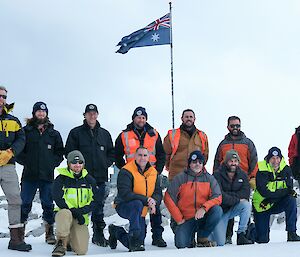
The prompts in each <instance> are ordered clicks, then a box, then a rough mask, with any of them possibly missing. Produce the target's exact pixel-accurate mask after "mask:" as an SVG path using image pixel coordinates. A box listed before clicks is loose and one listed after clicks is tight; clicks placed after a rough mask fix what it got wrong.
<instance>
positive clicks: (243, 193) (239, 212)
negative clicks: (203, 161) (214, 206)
mask: <svg viewBox="0 0 300 257" xmlns="http://www.w3.org/2000/svg"><path fill="white" fill-rule="evenodd" d="M239 163H240V157H239V155H238V153H237V152H236V151H235V150H229V151H227V152H226V156H225V160H224V162H223V163H222V164H221V166H219V168H218V169H217V170H216V171H214V176H215V178H216V180H217V181H218V183H219V185H220V188H221V192H222V204H221V207H222V209H223V216H222V218H221V220H220V222H219V223H218V225H217V226H216V227H215V229H214V231H213V233H212V237H213V239H214V240H215V241H216V242H217V244H218V245H219V246H222V245H224V244H225V239H226V228H227V225H228V221H229V220H230V219H232V218H234V217H235V216H239V217H240V222H239V226H238V230H237V245H245V244H253V242H252V241H251V240H249V239H247V238H246V235H245V232H246V229H247V225H248V221H249V218H250V214H251V205H250V203H249V197H250V184H249V181H248V178H247V175H246V174H245V172H244V171H243V170H242V169H241V168H240V167H239Z"/></svg>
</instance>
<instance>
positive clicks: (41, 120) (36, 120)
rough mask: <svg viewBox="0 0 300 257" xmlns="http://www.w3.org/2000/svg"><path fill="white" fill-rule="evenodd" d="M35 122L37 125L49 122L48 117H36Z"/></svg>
mask: <svg viewBox="0 0 300 257" xmlns="http://www.w3.org/2000/svg"><path fill="white" fill-rule="evenodd" d="M35 122H36V124H37V125H41V124H45V123H46V122H47V118H43V119H38V118H36V119H35Z"/></svg>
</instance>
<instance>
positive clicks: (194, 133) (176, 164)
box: [163, 109, 209, 180]
mask: <svg viewBox="0 0 300 257" xmlns="http://www.w3.org/2000/svg"><path fill="white" fill-rule="evenodd" d="M181 120H182V124H181V126H180V128H177V129H173V130H169V131H168V134H167V135H166V137H165V139H164V143H163V146H164V149H165V152H166V169H167V170H168V171H169V180H172V179H173V178H174V177H175V176H176V175H177V174H179V173H181V172H182V171H183V170H184V169H185V168H187V165H188V157H189V154H190V153H191V152H193V151H195V150H199V151H200V152H201V153H202V154H203V155H204V165H205V164H206V162H207V160H208V152H209V148H208V139H207V136H206V134H205V133H204V132H203V131H201V130H199V129H197V128H196V126H195V120H196V117H195V112H194V111H193V110H191V109H186V110H184V111H183V112H182V116H181Z"/></svg>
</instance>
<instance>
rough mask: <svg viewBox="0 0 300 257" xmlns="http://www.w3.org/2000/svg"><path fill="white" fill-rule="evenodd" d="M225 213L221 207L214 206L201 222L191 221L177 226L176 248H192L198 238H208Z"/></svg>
mask: <svg viewBox="0 0 300 257" xmlns="http://www.w3.org/2000/svg"><path fill="white" fill-rule="evenodd" d="M222 214H223V211H222V208H221V207H220V206H218V205H217V206H213V207H212V208H210V209H209V211H208V212H207V213H206V214H205V215H204V217H203V218H202V219H200V220H195V219H194V218H193V219H190V220H187V221H185V222H184V223H183V224H181V225H177V227H176V230H175V246H176V247H177V248H185V247H191V245H192V242H193V241H194V239H195V233H196V232H197V237H199V238H205V237H208V236H209V235H210V234H211V232H212V231H213V229H214V228H215V226H216V225H217V224H218V222H219V221H220V219H221V217H222Z"/></svg>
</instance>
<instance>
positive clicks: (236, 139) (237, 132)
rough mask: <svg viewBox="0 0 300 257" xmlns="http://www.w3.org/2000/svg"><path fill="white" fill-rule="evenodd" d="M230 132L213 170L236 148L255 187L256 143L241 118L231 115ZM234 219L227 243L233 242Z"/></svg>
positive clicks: (218, 151) (216, 157) (222, 145)
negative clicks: (243, 130) (242, 124)
mask: <svg viewBox="0 0 300 257" xmlns="http://www.w3.org/2000/svg"><path fill="white" fill-rule="evenodd" d="M227 129H228V131H229V133H228V134H227V135H226V136H225V138H224V139H223V140H222V141H221V142H220V144H219V146H218V148H217V151H216V155H215V160H214V168H213V170H217V169H218V168H219V166H220V165H221V164H222V163H223V162H224V160H225V156H226V152H227V151H229V150H231V149H234V150H235V151H237V153H238V154H239V157H240V159H241V161H240V167H241V169H242V170H243V171H244V172H245V173H246V174H247V176H248V180H249V183H250V186H251V188H252V189H255V175H256V172H257V169H258V167H257V152H256V148H255V145H254V143H253V142H252V141H251V139H249V138H248V137H246V135H245V133H244V132H242V131H241V119H240V118H239V117H237V116H230V117H229V118H228V120H227ZM233 225H234V219H232V220H230V221H229V223H228V227H227V233H226V243H227V244H232V235H233Z"/></svg>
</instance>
